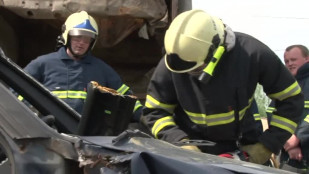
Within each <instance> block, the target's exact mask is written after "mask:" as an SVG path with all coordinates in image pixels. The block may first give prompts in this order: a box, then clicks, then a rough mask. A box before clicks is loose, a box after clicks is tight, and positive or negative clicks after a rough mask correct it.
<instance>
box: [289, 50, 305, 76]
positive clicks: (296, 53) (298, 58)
mask: <svg viewBox="0 0 309 174" xmlns="http://www.w3.org/2000/svg"><path fill="white" fill-rule="evenodd" d="M306 62H308V57H304V56H303V55H302V53H301V50H300V49H299V48H297V47H295V48H292V49H291V50H290V51H286V52H285V53H284V63H285V66H286V67H287V69H288V70H289V71H290V72H291V73H292V75H293V76H295V75H296V73H297V71H298V69H299V68H300V67H301V66H302V65H303V64H305V63H306Z"/></svg>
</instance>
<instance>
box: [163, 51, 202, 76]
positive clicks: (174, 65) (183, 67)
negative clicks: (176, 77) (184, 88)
mask: <svg viewBox="0 0 309 174" xmlns="http://www.w3.org/2000/svg"><path fill="white" fill-rule="evenodd" d="M164 59H165V65H166V67H167V68H168V69H169V70H170V71H172V72H175V73H185V72H189V71H192V70H194V69H196V68H197V67H199V66H201V65H202V64H203V63H201V62H193V61H192V62H191V61H184V60H183V59H181V58H180V57H179V56H178V54H166V55H165V56H164Z"/></svg>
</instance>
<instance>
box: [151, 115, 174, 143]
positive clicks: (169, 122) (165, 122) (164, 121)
mask: <svg viewBox="0 0 309 174" xmlns="http://www.w3.org/2000/svg"><path fill="white" fill-rule="evenodd" d="M175 125H176V124H175V122H174V119H173V117H172V116H166V117H163V118H160V119H159V120H157V121H156V122H155V124H154V125H153V127H152V129H151V133H152V134H153V135H154V136H155V137H156V138H158V132H160V131H161V130H162V129H163V128H165V127H167V126H175Z"/></svg>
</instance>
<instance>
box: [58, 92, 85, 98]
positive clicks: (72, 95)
mask: <svg viewBox="0 0 309 174" xmlns="http://www.w3.org/2000/svg"><path fill="white" fill-rule="evenodd" d="M52 94H54V95H55V96H57V97H58V98H61V99H65V98H75V99H86V97H87V92H86V91H52Z"/></svg>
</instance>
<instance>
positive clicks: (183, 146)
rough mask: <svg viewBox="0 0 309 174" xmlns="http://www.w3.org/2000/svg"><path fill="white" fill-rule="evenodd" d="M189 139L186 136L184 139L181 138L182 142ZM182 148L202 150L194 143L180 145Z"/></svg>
mask: <svg viewBox="0 0 309 174" xmlns="http://www.w3.org/2000/svg"><path fill="white" fill-rule="evenodd" d="M188 140H189V139H188V138H184V139H182V140H180V142H187V141H188ZM180 147H181V148H182V149H187V150H192V151H196V152H201V150H200V149H199V148H198V147H197V146H194V145H189V144H188V145H182V146H180Z"/></svg>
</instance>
